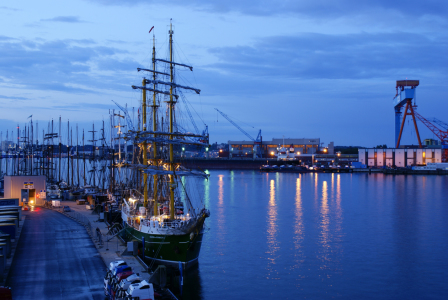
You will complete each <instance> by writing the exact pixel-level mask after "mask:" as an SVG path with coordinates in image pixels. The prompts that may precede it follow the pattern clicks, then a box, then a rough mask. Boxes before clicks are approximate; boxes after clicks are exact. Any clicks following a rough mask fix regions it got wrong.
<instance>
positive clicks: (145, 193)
mask: <svg viewBox="0 0 448 300" xmlns="http://www.w3.org/2000/svg"><path fill="white" fill-rule="evenodd" d="M142 85H143V89H142V114H143V118H142V127H143V132H145V131H146V89H145V87H146V78H145V77H143V81H142ZM147 148H148V144H147V143H146V142H143V165H144V166H145V168H146V166H147V165H148V157H147V154H148V149H147ZM143 206H144V207H147V206H148V174H146V173H143Z"/></svg>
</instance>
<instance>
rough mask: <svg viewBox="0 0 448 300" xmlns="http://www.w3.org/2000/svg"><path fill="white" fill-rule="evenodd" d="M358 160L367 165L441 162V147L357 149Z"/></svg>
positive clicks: (400, 165)
mask: <svg viewBox="0 0 448 300" xmlns="http://www.w3.org/2000/svg"><path fill="white" fill-rule="evenodd" d="M358 157H359V162H360V163H362V164H364V165H367V166H368V167H392V166H396V167H408V166H417V165H426V164H428V163H441V162H442V149H420V148H419V149H402V148H395V149H359V150H358Z"/></svg>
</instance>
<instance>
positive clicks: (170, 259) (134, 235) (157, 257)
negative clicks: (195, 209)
mask: <svg viewBox="0 0 448 300" xmlns="http://www.w3.org/2000/svg"><path fill="white" fill-rule="evenodd" d="M200 227H202V224H201V226H200ZM121 236H122V238H123V239H124V240H125V241H127V242H130V241H138V242H139V248H138V254H139V256H140V257H142V253H143V245H142V238H144V239H145V247H144V261H145V263H147V264H148V265H150V264H153V263H155V264H167V265H173V266H178V265H179V262H181V263H182V265H183V268H185V269H186V268H189V267H191V266H193V265H195V264H197V262H198V257H199V253H200V250H201V245H202V236H203V232H202V230H200V231H198V232H197V233H196V232H193V233H192V234H191V233H188V234H183V235H159V234H149V233H144V232H141V231H138V230H137V229H135V228H133V227H130V226H129V225H127V224H125V228H124V230H123V232H122V235H121Z"/></svg>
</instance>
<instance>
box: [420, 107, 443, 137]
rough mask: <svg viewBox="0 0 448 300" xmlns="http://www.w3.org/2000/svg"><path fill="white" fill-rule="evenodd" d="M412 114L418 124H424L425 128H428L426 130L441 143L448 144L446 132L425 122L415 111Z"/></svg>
mask: <svg viewBox="0 0 448 300" xmlns="http://www.w3.org/2000/svg"><path fill="white" fill-rule="evenodd" d="M414 114H415V116H416V117H417V118H418V119H419V120H420V122H422V123H423V124H425V126H426V127H428V129H429V130H431V131H432V132H433V133H434V134H435V135H436V136H437V137H438V138H439V139H440V141H441V142H442V143H448V131H443V130H441V129H440V128H438V127H437V126H435V125H434V124H432V123H431V122H429V121H428V120H426V119H425V118H424V117H423V116H422V115H420V114H419V113H417V112H416V111H414Z"/></svg>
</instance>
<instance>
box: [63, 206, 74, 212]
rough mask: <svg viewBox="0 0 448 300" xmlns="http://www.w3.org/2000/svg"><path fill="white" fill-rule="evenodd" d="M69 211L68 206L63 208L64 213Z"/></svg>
mask: <svg viewBox="0 0 448 300" xmlns="http://www.w3.org/2000/svg"><path fill="white" fill-rule="evenodd" d="M70 211H72V210H71V209H70V206H67V205H66V206H64V212H70Z"/></svg>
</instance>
